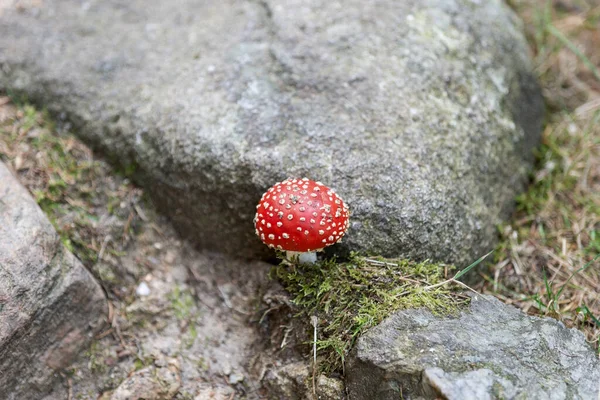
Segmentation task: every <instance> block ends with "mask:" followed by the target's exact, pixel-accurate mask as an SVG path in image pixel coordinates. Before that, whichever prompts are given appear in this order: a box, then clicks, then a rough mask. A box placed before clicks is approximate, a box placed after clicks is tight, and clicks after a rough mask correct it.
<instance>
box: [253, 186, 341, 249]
mask: <svg viewBox="0 0 600 400" xmlns="http://www.w3.org/2000/svg"><path fill="white" fill-rule="evenodd" d="M348 215H349V212H348V207H347V206H346V203H344V201H343V200H342V199H341V197H340V196H338V195H337V194H336V193H335V191H334V190H332V189H330V188H328V187H327V186H325V185H323V184H322V183H321V182H315V181H311V180H310V179H308V178H303V179H295V178H288V179H286V180H285V181H283V182H278V183H276V184H275V185H273V187H271V188H270V189H269V190H267V191H266V192H265V194H263V195H262V198H261V199H260V202H259V203H258V205H257V206H256V216H255V217H254V226H255V227H256V234H257V235H258V237H259V238H260V239H261V240H262V241H263V243H265V244H266V245H268V246H269V247H271V248H276V249H279V250H284V251H297V252H313V251H319V250H322V249H323V248H324V247H326V246H331V245H332V244H334V243H336V242H338V241H339V240H340V239H341V238H342V236H344V234H345V233H346V230H347V229H348V225H349V222H348Z"/></svg>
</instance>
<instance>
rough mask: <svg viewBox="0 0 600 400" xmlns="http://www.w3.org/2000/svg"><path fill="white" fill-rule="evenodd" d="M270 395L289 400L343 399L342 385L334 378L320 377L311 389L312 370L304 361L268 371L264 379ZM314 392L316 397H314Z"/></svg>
mask: <svg viewBox="0 0 600 400" xmlns="http://www.w3.org/2000/svg"><path fill="white" fill-rule="evenodd" d="M264 382H265V384H266V386H267V387H268V388H269V390H270V393H271V395H273V396H277V397H276V398H281V399H290V400H300V399H302V400H304V399H311V400H314V399H318V400H340V399H344V398H345V393H344V383H343V382H342V381H341V380H339V379H335V378H328V377H326V376H325V375H320V376H319V377H318V378H317V382H316V383H317V385H316V388H314V389H313V384H312V369H311V366H310V364H309V363H307V362H304V361H298V362H293V363H290V364H286V365H284V366H281V367H276V368H274V369H272V370H270V371H269V372H268V373H267V374H266V376H265V379H264ZM315 391H316V394H317V396H316V397H315V396H314V392H315Z"/></svg>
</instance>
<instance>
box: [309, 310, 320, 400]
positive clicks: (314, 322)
mask: <svg viewBox="0 0 600 400" xmlns="http://www.w3.org/2000/svg"><path fill="white" fill-rule="evenodd" d="M310 323H311V324H312V326H313V327H314V331H313V371H312V386H313V394H314V395H315V398H316V397H317V382H316V376H317V325H318V324H319V319H318V318H317V316H316V315H313V316H312V317H310Z"/></svg>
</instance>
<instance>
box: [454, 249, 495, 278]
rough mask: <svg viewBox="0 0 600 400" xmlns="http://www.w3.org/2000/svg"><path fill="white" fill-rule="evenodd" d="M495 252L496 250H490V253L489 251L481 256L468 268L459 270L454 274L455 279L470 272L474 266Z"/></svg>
mask: <svg viewBox="0 0 600 400" xmlns="http://www.w3.org/2000/svg"><path fill="white" fill-rule="evenodd" d="M493 252H494V250H492V251H490V252H489V253H487V254H486V255H484V256H483V257H481V258H479V259H478V260H477V261H475V262H474V263H473V264H471V265H469V266H468V267H467V268H465V269H463V270H461V271H459V272H458V274H456V275H455V276H454V279H458V278H460V277H461V276H463V275H464V274H466V273H467V272H469V271H470V270H472V269H473V268H475V267H476V266H477V265H479V263H481V262H482V261H483V260H485V259H486V258H487V256H489V255H490V254H492V253H493Z"/></svg>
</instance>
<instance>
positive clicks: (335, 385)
mask: <svg viewBox="0 0 600 400" xmlns="http://www.w3.org/2000/svg"><path fill="white" fill-rule="evenodd" d="M317 398H318V399H319V400H340V399H343V398H344V383H343V382H342V381H341V380H340V379H335V378H329V377H327V376H325V375H321V376H319V379H318V380H317Z"/></svg>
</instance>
